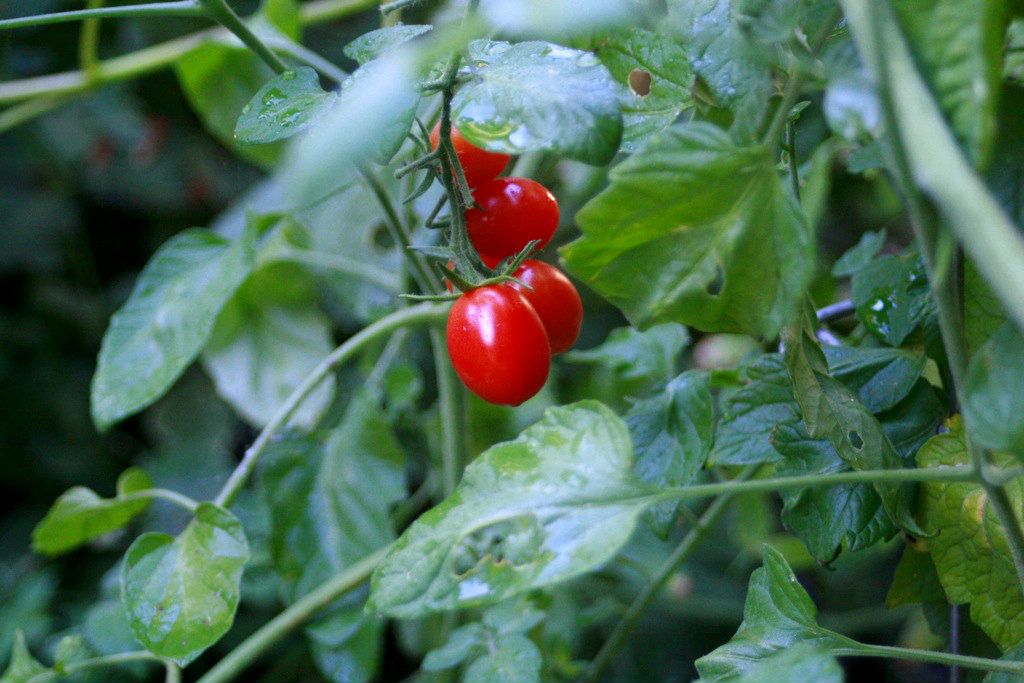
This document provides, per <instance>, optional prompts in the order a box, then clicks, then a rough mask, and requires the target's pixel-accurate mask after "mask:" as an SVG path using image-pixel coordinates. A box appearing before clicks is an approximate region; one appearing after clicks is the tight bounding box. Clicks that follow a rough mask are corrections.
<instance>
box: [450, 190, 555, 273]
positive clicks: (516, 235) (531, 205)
mask: <svg viewBox="0 0 1024 683" xmlns="http://www.w3.org/2000/svg"><path fill="white" fill-rule="evenodd" d="M473 199H474V200H476V203H477V204H478V205H479V206H480V208H472V209H469V210H468V211H466V228H467V229H468V230H469V239H470V240H471V241H472V242H473V246H475V247H476V250H477V251H478V252H480V255H481V256H483V257H485V259H484V260H485V261H486V260H487V259H490V260H492V261H500V260H501V259H503V258H506V257H508V256H512V255H513V254H516V253H518V252H519V251H521V250H522V248H523V247H525V246H526V245H527V244H528V243H529V242H530V241H532V240H540V244H538V245H537V247H536V248H537V249H543V248H544V247H545V246H546V245H547V243H548V242H550V241H551V237H552V236H553V235H554V234H555V230H557V229H558V201H557V200H556V199H555V196H554V195H553V194H551V192H549V191H548V189H547V188H546V187H544V186H543V185H541V184H540V183H538V182H537V181H535V180H530V179H529V178H496V179H494V180H491V181H490V182H487V183H484V184H483V185H481V186H480V187H478V188H477V189H476V190H475V191H474V192H473Z"/></svg>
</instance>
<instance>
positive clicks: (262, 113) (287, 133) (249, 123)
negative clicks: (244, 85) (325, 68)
mask: <svg viewBox="0 0 1024 683" xmlns="http://www.w3.org/2000/svg"><path fill="white" fill-rule="evenodd" d="M337 97H338V95H337V94H336V93H333V92H325V91H324V89H323V88H321V87H320V77H319V76H318V75H317V73H316V71H314V70H313V69H311V68H310V67H308V66H300V67H299V68H297V69H295V70H294V71H286V72H284V73H283V74H280V75H278V76H275V77H274V78H272V79H271V80H269V81H267V82H266V83H265V84H264V85H263V87H262V88H260V89H259V90H258V91H257V92H256V94H255V95H253V97H252V99H251V100H249V103H248V104H246V105H245V107H243V108H242V113H241V115H240V116H239V117H238V121H237V123H236V124H235V140H237V141H238V142H240V143H242V144H244V145H262V144H266V143H268V142H276V141H278V140H284V139H285V138H290V137H291V136H293V135H295V134H297V133H300V132H302V131H304V130H306V129H307V128H309V127H310V126H312V125H313V124H314V123H316V122H317V120H318V119H320V118H321V117H322V116H323V115H324V114H325V113H326V112H327V110H328V109H330V107H331V105H333V104H334V100H336V99H337Z"/></svg>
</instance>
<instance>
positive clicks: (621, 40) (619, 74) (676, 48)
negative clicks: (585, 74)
mask: <svg viewBox="0 0 1024 683" xmlns="http://www.w3.org/2000/svg"><path fill="white" fill-rule="evenodd" d="M597 56H598V58H599V59H600V60H601V63H602V64H604V65H605V66H606V67H608V71H609V72H611V75H612V77H613V78H615V80H617V81H619V82H620V83H622V84H623V85H624V86H626V87H625V88H624V89H623V93H622V98H623V102H622V121H623V125H624V132H623V134H622V151H624V152H634V151H636V150H637V149H638V148H639V147H640V146H641V145H642V144H643V143H644V142H646V141H647V139H648V138H649V137H650V136H651V135H653V134H655V133H658V132H660V131H662V130H664V129H665V128H667V127H669V126H670V125H672V124H673V123H674V122H675V120H676V119H677V118H679V115H680V114H681V113H682V112H683V111H685V110H686V109H689V108H690V107H692V106H693V95H692V94H691V89H692V87H693V72H692V71H691V70H690V61H689V58H688V57H687V55H686V50H685V49H683V47H682V46H680V45H679V44H678V43H676V42H675V41H674V40H672V39H671V38H669V37H667V36H663V35H661V34H658V33H654V32H652V31H647V30H645V29H641V28H630V29H625V30H622V31H617V32H615V33H612V34H610V35H609V36H608V37H607V38H605V39H603V40H602V41H601V42H600V43H599V44H598V48H597Z"/></svg>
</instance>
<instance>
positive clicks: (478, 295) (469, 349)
mask: <svg viewBox="0 0 1024 683" xmlns="http://www.w3.org/2000/svg"><path fill="white" fill-rule="evenodd" d="M447 338H448V354H449V355H450V356H451V359H452V365H454V366H455V373H456V374H457V375H458V376H459V379H461V380H462V382H463V384H465V385H466V386H467V387H468V388H469V390H470V391H472V392H473V393H474V394H476V395H477V396H479V397H480V398H482V399H484V400H485V401H490V402H491V403H497V404H501V405H510V406H517V405H519V404H520V403H522V402H523V401H525V400H526V399H528V398H530V397H531V396H533V395H534V394H536V393H537V392H538V391H540V390H541V387H543V386H544V382H545V381H547V378H548V370H549V369H550V368H551V347H550V345H549V344H548V336H547V334H546V333H545V332H544V325H543V324H542V323H541V321H540V318H539V317H538V316H537V312H536V311H534V310H533V308H532V307H531V306H530V304H529V303H528V302H527V301H526V299H524V298H523V295H522V294H520V293H519V292H517V291H516V290H514V289H512V288H511V287H505V286H503V285H489V286H487V287H478V288H477V289H473V290H470V291H469V292H466V293H465V294H463V295H462V296H461V297H459V299H458V301H456V302H455V305H454V306H452V310H451V312H450V313H449V314H448V329H447Z"/></svg>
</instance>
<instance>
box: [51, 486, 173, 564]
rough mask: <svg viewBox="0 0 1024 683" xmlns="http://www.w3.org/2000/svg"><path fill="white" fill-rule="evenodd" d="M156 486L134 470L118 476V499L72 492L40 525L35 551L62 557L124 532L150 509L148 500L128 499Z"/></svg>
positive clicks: (78, 488) (79, 488)
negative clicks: (118, 532) (130, 523)
mask: <svg viewBox="0 0 1024 683" xmlns="http://www.w3.org/2000/svg"><path fill="white" fill-rule="evenodd" d="M152 486H153V484H152V482H151V481H150V480H149V476H148V475H146V473H145V472H143V471H142V470H140V469H138V468H134V467H133V468H130V469H127V470H125V471H124V472H123V473H122V474H121V476H120V477H118V479H117V495H116V497H114V498H100V497H99V496H98V495H96V493H95V492H93V491H92V490H90V489H87V488H85V487H83V486H76V487H74V488H72V489H69V490H68V491H66V492H65V493H63V494H62V495H61V497H60V498H58V499H57V502H55V503H54V504H53V507H51V508H50V511H49V512H47V513H46V517H44V518H43V521H41V522H39V524H38V525H36V528H35V529H34V530H33V532H32V548H33V549H34V550H35V551H36V552H39V553H44V554H46V555H51V556H53V555H60V554H62V553H66V552H68V551H69V550H74V549H75V548H77V547H78V546H80V545H82V544H83V543H88V542H89V541H92V540H94V539H96V538H99V537H100V536H102V535H104V534H106V533H109V532H111V531H114V530H115V529H120V528H121V527H123V526H125V525H126V524H128V522H130V521H132V519H134V518H135V517H136V515H138V514H139V513H141V512H142V511H143V510H145V509H146V508H147V507H148V506H149V499H147V498H143V499H136V500H125V497H126V496H128V495H129V494H132V493H135V492H136V491H142V490H144V489H148V488H152Z"/></svg>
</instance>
